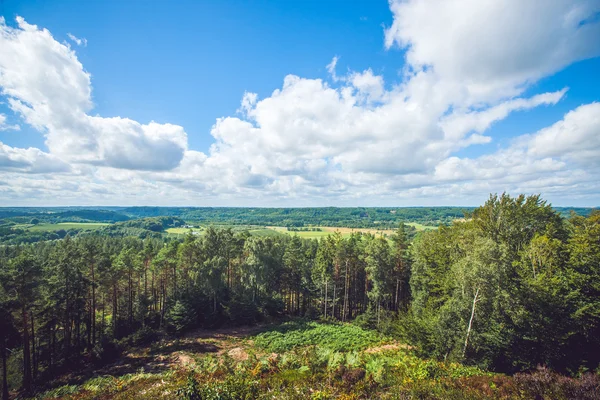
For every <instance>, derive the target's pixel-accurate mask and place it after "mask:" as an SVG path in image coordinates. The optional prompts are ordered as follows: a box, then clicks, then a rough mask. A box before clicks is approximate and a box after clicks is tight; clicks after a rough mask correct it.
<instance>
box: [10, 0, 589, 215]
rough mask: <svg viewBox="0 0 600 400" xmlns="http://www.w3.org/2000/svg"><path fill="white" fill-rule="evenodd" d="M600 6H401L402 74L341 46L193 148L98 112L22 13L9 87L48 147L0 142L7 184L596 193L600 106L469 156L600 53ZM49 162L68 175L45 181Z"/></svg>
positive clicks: (378, 198)
mask: <svg viewBox="0 0 600 400" xmlns="http://www.w3.org/2000/svg"><path fill="white" fill-rule="evenodd" d="M598 5H599V4H598V2H597V1H591V0H578V1H566V0H565V1H563V0H552V1H544V2H543V3H542V2H541V1H537V0H534V1H531V2H523V1H516V0H507V1H505V2H481V1H477V0H460V2H459V3H456V2H446V1H441V0H440V1H437V0H430V1H423V0H421V1H417V0H403V1H392V2H391V3H390V8H391V11H392V14H393V17H394V22H393V24H392V26H390V27H388V28H387V29H386V30H385V38H384V40H385V41H384V43H385V45H386V46H387V47H388V48H389V49H390V51H394V49H393V48H394V47H395V46H396V45H397V46H399V47H401V48H405V49H406V50H407V51H406V58H405V65H399V66H398V69H399V70H401V71H402V73H401V74H400V78H399V81H397V82H396V81H395V82H386V81H385V80H384V78H383V76H381V75H379V74H377V73H376V72H374V71H373V69H371V68H367V69H365V70H362V71H352V70H348V71H347V72H346V73H344V74H340V75H338V74H337V72H336V67H337V63H338V60H339V58H338V57H337V56H336V57H334V58H333V59H332V60H331V62H330V64H329V65H327V67H326V68H327V73H328V75H327V77H326V79H308V78H304V77H300V76H295V75H288V76H286V77H284V78H283V83H282V85H281V87H280V88H278V89H275V90H274V91H273V92H272V93H271V94H270V95H268V96H266V97H263V98H259V96H258V95H257V94H256V93H254V92H251V91H248V92H245V93H243V95H242V98H241V102H240V106H239V108H238V110H237V112H236V113H235V114H234V115H232V116H225V117H222V118H219V119H217V120H216V122H215V124H214V126H213V127H212V129H211V131H210V134H211V135H212V137H213V139H214V142H213V144H212V145H211V146H210V149H209V150H208V151H207V152H200V151H197V150H194V149H189V148H188V144H187V135H186V132H185V130H184V129H183V128H182V127H180V126H176V125H170V124H158V123H155V122H150V123H147V124H144V123H140V122H137V121H133V120H131V119H128V118H122V117H111V118H107V117H102V116H93V115H91V111H92V109H93V104H92V101H91V91H92V86H91V76H90V74H89V73H88V72H87V71H85V70H84V68H83V66H82V65H81V63H80V62H79V60H78V59H77V57H76V54H75V52H74V51H73V50H72V49H71V48H70V47H69V46H67V45H64V44H60V43H58V42H57V41H56V40H54V39H53V37H52V35H51V34H50V32H48V31H47V30H45V29H40V28H38V27H36V26H34V25H29V24H27V23H26V22H25V21H24V20H23V19H18V21H17V27H16V28H11V27H8V26H6V24H4V23H2V24H1V25H0V87H1V88H2V94H3V95H5V96H6V97H7V99H8V100H7V101H8V104H9V106H10V107H11V109H12V110H13V111H14V112H15V113H16V114H17V115H19V116H20V117H21V118H23V120H24V121H25V122H26V123H27V124H30V125H32V126H34V127H35V128H36V129H38V130H40V131H41V132H42V133H43V134H44V135H45V137H46V145H47V147H48V152H43V151H41V150H37V149H16V148H10V147H8V146H4V147H2V148H1V152H0V171H4V172H2V174H3V176H2V179H0V180H1V181H3V182H8V181H10V182H16V183H13V184H5V185H0V198H7V199H16V198H22V197H23V196H29V197H31V196H37V197H38V198H39V199H40V201H45V200H44V199H49V198H54V199H62V200H61V201H63V203H64V202H65V201H67V200H66V199H64V198H63V197H61V196H62V195H61V194H60V193H57V192H55V191H54V189H52V188H58V187H70V188H72V189H73V190H74V191H77V193H82V195H81V196H82V198H83V199H84V200H85V199H87V198H92V199H94V203H95V204H102V202H103V201H105V202H106V203H108V204H114V203H115V202H118V203H122V204H136V203H139V201H140V200H139V199H143V201H144V202H147V203H152V204H164V203H165V201H167V202H168V203H170V204H175V203H176V202H179V201H180V202H182V203H183V204H185V205H189V204H198V205H202V204H204V205H207V204H208V205H217V204H219V205H274V204H286V205H292V204H293V205H326V204H336V205H357V204H402V203H404V204H406V203H407V202H408V203H410V204H439V203H440V201H442V199H443V202H444V203H447V204H464V203H465V202H466V203H470V204H473V202H478V201H480V200H482V199H484V198H485V197H486V196H487V194H488V193H489V192H498V191H503V190H507V191H511V192H540V191H541V192H543V193H549V194H551V195H553V196H555V197H554V198H561V197H560V196H565V194H566V193H569V195H568V197H563V198H568V199H571V198H575V197H577V196H580V197H581V198H588V199H589V198H595V199H597V198H598V197H597V195H598V190H600V187H598V186H599V185H600V184H597V183H596V182H600V179H598V178H600V177H599V176H598V175H599V173H598V172H599V171H598V164H597V162H596V161H595V160H597V159H598V156H599V155H600V142H598V138H599V137H600V135H599V134H598V133H600V132H599V131H598V129H599V128H598V126H599V123H598V116H599V115H600V110H598V107H599V106H598V103H593V104H589V105H583V106H581V107H579V108H577V109H575V110H573V111H572V112H570V113H568V114H566V115H565V116H564V118H563V119H562V120H561V121H559V122H557V123H555V124H553V125H552V126H550V127H548V128H546V129H542V130H540V131H538V132H535V133H533V134H529V135H526V134H525V133H526V132H515V135H518V134H521V136H519V137H518V138H516V139H515V140H514V142H513V143H512V144H511V145H510V146H508V147H506V148H500V149H497V150H495V151H493V152H492V153H488V154H485V155H482V156H480V157H473V158H467V157H460V156H458V155H457V154H459V153H457V152H458V151H460V150H462V149H465V148H467V147H470V146H475V145H484V144H488V143H490V142H493V140H494V137H493V136H492V134H490V133H489V129H490V127H491V126H492V125H493V124H494V123H497V122H498V121H501V120H503V119H505V118H507V117H508V116H509V115H510V114H511V113H514V112H519V111H521V112H522V111H526V110H530V109H533V108H536V107H540V106H552V105H555V104H557V103H558V102H559V101H560V100H561V99H562V98H563V97H564V96H565V95H566V92H567V89H566V88H565V89H563V90H560V91H556V92H548V93H538V94H534V95H527V96H526V95H524V90H525V89H526V88H527V87H529V85H530V84H532V83H534V82H536V81H538V80H539V79H541V78H543V77H546V76H549V75H551V74H553V73H554V72H556V71H558V70H560V69H561V68H563V67H565V66H566V65H569V64H571V63H573V62H575V61H577V60H581V59H585V58H588V57H593V56H595V55H597V54H599V50H600V43H599V42H598V40H597V37H600V35H599V33H600V31H599V29H600V28H599V26H600V22H598V21H597V20H595V19H593V18H590V17H591V16H593V15H595V14H594V13H596V12H598V11H599V7H598ZM432 10H435V11H432ZM23 65H25V66H26V68H23V67H22V66H23ZM48 77H50V78H51V79H48ZM488 148H489V146H488ZM35 150H37V152H36V151H35ZM36 160H37V161H36ZM36 162H37V164H36ZM61 163H62V164H61ZM51 165H56V166H58V165H61V167H56V168H57V170H56V171H57V172H63V174H62V175H60V176H59V175H55V176H54V175H53V176H52V178H51V179H52V181H54V183H55V184H54V185H49V186H48V185H41V184H39V183H37V181H36V179H35V174H34V172H37V173H43V171H48V166H51ZM69 168H71V169H70V170H69ZM22 172H28V173H26V174H23V173H22ZM16 185H20V186H19V187H17V186H16ZM50 186H51V187H50ZM48 193H52V195H49V194H48ZM86 196H88V197H86ZM89 196H91V197H89ZM573 196H575V197H573ZM586 196H587V197H586ZM594 196H595V197H594ZM165 199H168V200H165ZM473 199H476V200H473ZM55 201H56V200H55ZM64 204H66V203H64Z"/></svg>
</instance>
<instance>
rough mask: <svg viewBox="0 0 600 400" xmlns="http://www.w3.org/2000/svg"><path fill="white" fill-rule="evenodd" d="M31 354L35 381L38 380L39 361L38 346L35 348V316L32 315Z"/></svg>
mask: <svg viewBox="0 0 600 400" xmlns="http://www.w3.org/2000/svg"><path fill="white" fill-rule="evenodd" d="M31 354H32V359H33V360H32V366H33V379H34V380H35V379H36V378H37V369H38V368H37V364H38V359H37V353H36V346H35V323H34V317H33V314H32V315H31Z"/></svg>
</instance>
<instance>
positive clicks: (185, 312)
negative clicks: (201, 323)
mask: <svg viewBox="0 0 600 400" xmlns="http://www.w3.org/2000/svg"><path fill="white" fill-rule="evenodd" d="M197 320H198V316H197V315H196V310H195V309H194V308H193V307H191V306H190V305H189V304H188V303H187V302H185V301H181V300H177V301H176V302H175V304H174V305H173V307H171V309H170V310H169V312H168V313H167V324H168V327H169V330H170V331H172V332H174V333H176V334H181V333H182V332H184V331H186V330H188V329H190V328H193V327H194V326H196V322H197Z"/></svg>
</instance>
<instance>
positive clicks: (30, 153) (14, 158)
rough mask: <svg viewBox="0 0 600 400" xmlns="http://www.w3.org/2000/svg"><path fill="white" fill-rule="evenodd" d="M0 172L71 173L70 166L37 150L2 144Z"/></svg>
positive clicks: (0, 148) (0, 143)
mask: <svg viewBox="0 0 600 400" xmlns="http://www.w3.org/2000/svg"><path fill="white" fill-rule="evenodd" d="M0 171H19V172H25V173H32V174H45V173H62V172H70V171H71V167H70V166H69V164H67V163H65V162H63V161H62V160H60V159H58V158H57V157H55V156H53V155H52V154H48V153H44V152H43V151H41V150H39V149H36V148H32V147H30V148H28V149H20V148H15V147H10V146H7V145H5V144H4V143H2V142H0Z"/></svg>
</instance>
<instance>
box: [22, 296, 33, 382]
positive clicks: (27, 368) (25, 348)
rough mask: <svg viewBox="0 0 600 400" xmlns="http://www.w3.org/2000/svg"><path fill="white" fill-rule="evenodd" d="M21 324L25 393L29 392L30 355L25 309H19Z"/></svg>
mask: <svg viewBox="0 0 600 400" xmlns="http://www.w3.org/2000/svg"><path fill="white" fill-rule="evenodd" d="M21 318H22V324H23V388H24V389H25V391H26V392H29V391H30V390H31V353H30V349H29V314H28V312H27V309H26V308H25V307H23V308H22V309H21Z"/></svg>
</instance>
